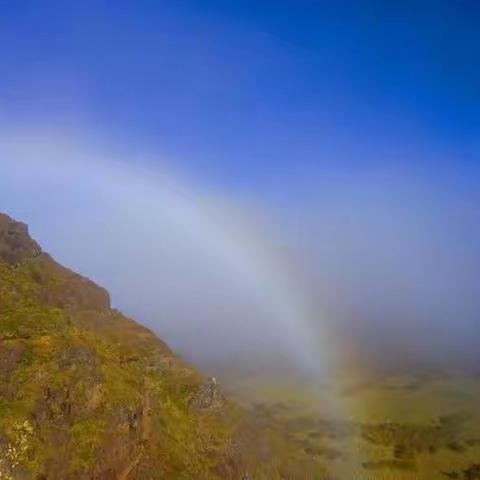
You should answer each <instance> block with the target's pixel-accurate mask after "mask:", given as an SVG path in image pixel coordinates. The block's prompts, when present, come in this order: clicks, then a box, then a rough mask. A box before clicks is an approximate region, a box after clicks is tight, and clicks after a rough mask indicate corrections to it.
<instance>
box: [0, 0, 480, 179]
mask: <svg viewBox="0 0 480 480" xmlns="http://www.w3.org/2000/svg"><path fill="white" fill-rule="evenodd" d="M0 9H1V16H0V27H1V28H0V32H1V33H0V41H1V45H2V48H1V50H0V65H1V75H0V101H1V103H0V107H1V115H2V117H3V120H4V121H16V122H20V123H21V122H27V123H28V122H32V123H34V122H40V123H42V124H44V125H48V124H51V125H52V126H61V127H62V128H66V127H70V128H72V129H76V128H81V129H84V130H90V131H91V132H92V133H93V134H95V135H96V136H98V137H101V138H103V139H104V141H107V142H108V141H110V142H112V143H114V144H116V145H120V144H122V145H121V147H120V148H127V149H128V148H130V149H131V150H132V151H133V152H135V151H136V150H138V149H141V150H144V149H151V150H152V151H156V150H161V151H162V153H163V154H165V155H167V156H170V157H172V158H174V159H175V161H176V162H178V163H179V164H180V165H182V166H185V167H186V168H187V169H193V170H199V171H202V172H205V173H206V174H207V175H211V176H217V175H218V176H219V179H220V181H222V182H227V183H228V182H231V183H232V184H234V183H236V182H237V183H243V182H245V183H246V184H248V185H249V186H250V185H251V184H252V183H253V182H254V179H264V178H265V177H269V176H270V175H272V174H276V173H282V174H289V173H292V172H298V171H300V172H301V171H302V169H303V168H304V167H307V168H311V167H312V166H313V167H317V166H319V167H320V168H322V169H324V168H326V169H335V168H336V166H338V165H340V166H341V168H345V167H346V168H347V169H348V168H349V167H350V166H351V167H352V168H358V167H360V168H364V167H365V168H368V167H369V166H370V165H372V164H373V165H376V164H378V163H382V164H385V163H389V162H393V163H395V162H413V163H415V162H417V163H418V162H423V163H429V162H435V163H438V162H447V163H448V162H455V163H456V164H458V163H459V162H460V163H463V162H472V160H474V159H475V157H476V156H477V155H478V152H479V145H478V144H479V140H478V138H479V136H480V120H479V119H480V115H479V112H480V94H479V85H480V28H479V24H480V6H479V5H478V4H477V2H474V1H445V0H442V1H435V2H433V1H431V2H430V1H422V2H413V1H398V2H394V1H390V2H388V1H387V2H385V1H382V2H380V1H363V2H333V1H303V2H298V1H275V2H273V1H240V2H225V1H224V2H221V1H202V2H194V1H185V0H181V1H174V2H163V1H151V2H148V1H138V2H125V1H116V2H107V1H103V2H98V1H96V2H91V1H85V2H60V1H58V2H57V1H48V0H45V1H41V2H36V1H25V2H7V1H2V2H1V4H0Z"/></svg>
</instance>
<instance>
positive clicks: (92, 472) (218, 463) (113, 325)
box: [0, 214, 320, 480]
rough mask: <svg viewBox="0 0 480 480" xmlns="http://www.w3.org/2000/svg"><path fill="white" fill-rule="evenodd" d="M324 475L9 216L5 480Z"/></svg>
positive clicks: (1, 400) (3, 245)
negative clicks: (256, 423)
mask: <svg viewBox="0 0 480 480" xmlns="http://www.w3.org/2000/svg"><path fill="white" fill-rule="evenodd" d="M314 469H315V467H314V466H313V464H312V463H311V462H310V461H308V460H306V459H304V458H303V452H302V449H301V448H297V447H296V446H295V445H290V444H286V443H285V442H284V441H283V440H281V439H280V437H278V436H275V434H274V433H272V432H263V431H262V432H260V431H259V430H258V429H257V428H256V427H255V422H254V421H253V420H252V419H250V418H249V417H248V416H247V415H246V414H245V413H244V412H243V411H242V410H240V409H239V408H238V407H236V406H235V405H233V404H232V403H231V402H229V401H228V400H227V399H226V398H225V397H224V396H223V395H222V394H221V393H220V392H219V391H218V390H217V388H216V385H214V383H213V382H212V381H209V380H207V379H205V378H203V377H202V376H201V375H200V374H199V373H198V372H197V371H195V370H194V369H193V368H191V367H190V366H189V365H187V364H185V363H184V362H182V361H181V360H180V359H179V358H178V357H177V356H175V355H174V354H173V353H172V352H171V350H170V349H169V348H168V347H167V346H166V345H165V344H164V343H163V342H162V341H161V340H159V339H158V338H157V337H156V336H155V335H154V334H153V333H152V332H150V331H149V330H148V329H146V328H144V327H142V326H140V325H138V324H137V323H135V322H134V321H133V320H131V319H129V318H127V317H125V316H124V315H122V314H121V313H120V312H118V311H117V310H115V309H112V308H111V307H110V299H109V295H108V293H107V292H106V291H105V290H104V289H103V288H101V287H99V286H97V285H95V284H94V283H93V282H91V281H90V280H88V279H86V278H84V277H82V276H80V275H78V274H76V273H73V272H71V271H70V270H68V269H66V268H64V267H62V266H60V265H59V264H57V263H56V262H55V261H54V260H53V259H52V258H51V257H50V256H49V255H48V254H47V253H45V252H43V251H42V249H41V248H40V246H39V245H38V244H37V243H36V242H35V241H33V240H32V239H31V238H30V236H29V234H28V229H27V227H26V225H24V224H22V223H18V222H15V221H13V220H12V219H11V218H9V217H8V216H6V215H3V214H0V479H7V480H12V479H37V480H40V479H43V480H45V479H69V480H70V479H116V480H128V479H137V480H141V479H160V478H161V479H164V478H172V479H175V478H178V479H182V478H184V479H210V478H212V479H216V478H218V479H228V478H232V479H236V478H238V479H240V478H241V479H257V478H259V479H260V478H264V479H275V478H314V476H313V475H314ZM315 478H316V477H315ZM318 478H320V477H318Z"/></svg>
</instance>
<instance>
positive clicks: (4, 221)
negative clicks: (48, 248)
mask: <svg viewBox="0 0 480 480" xmlns="http://www.w3.org/2000/svg"><path fill="white" fill-rule="evenodd" d="M41 252H42V249H41V248H40V246H39V245H38V243H37V242H35V241H34V240H32V239H31V238H30V236H29V235H28V227H27V225H25V224H24V223H21V222H16V221H14V220H12V219H11V218H10V217H8V216H7V215H4V214H2V213H0V260H1V261H3V262H5V263H7V264H9V265H16V264H17V263H19V262H21V261H22V260H25V259H26V258H29V257H36V256H37V255H39V254H40V253H41Z"/></svg>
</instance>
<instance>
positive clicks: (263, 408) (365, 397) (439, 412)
mask: <svg viewBox="0 0 480 480" xmlns="http://www.w3.org/2000/svg"><path fill="white" fill-rule="evenodd" d="M224 388H227V389H228V390H229V391H230V394H231V395H232V396H233V397H234V398H235V399H237V401H239V402H240V403H242V404H243V405H244V406H245V407H247V408H249V409H251V410H252V411H254V412H255V413H256V415H257V418H258V419H259V421H261V422H264V423H265V424H268V425H272V426H274V427H273V428H276V429H278V430H279V431H280V432H281V433H282V435H284V436H285V437H286V438H288V439H290V440H292V441H295V442H299V443H301V444H302V445H303V448H304V450H305V451H306V452H307V453H309V454H311V455H312V456H314V457H315V458H317V459H319V460H320V461H321V462H322V463H323V464H324V465H325V466H326V468H327V470H328V472H329V474H330V475H331V477H332V478H334V479H356V480H357V479H358V480H381V479H385V480H387V479H388V480H392V479H393V480H397V479H398V480H414V479H415V480H435V479H447V480H448V479H449V478H450V479H460V480H475V479H480V377H475V376H467V375H461V374H446V373H441V374H439V373H425V374H422V375H416V376H414V375H399V374H397V375H389V376H385V375H383V376H379V375H375V376H374V375H370V376H368V375H361V376H359V375H355V376H352V375H348V376H343V377H341V378H336V379H334V380H330V381H325V382H320V383H318V384H315V383H312V382H307V381H302V380H298V379H294V378H289V377H274V378H273V377H269V378H266V377H264V376H263V377H261V376H258V377H256V378H252V377H250V378H248V379H245V378H244V379H236V380H231V379H230V380H229V381H228V382H226V385H224Z"/></svg>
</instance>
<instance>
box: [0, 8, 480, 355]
mask: <svg viewBox="0 0 480 480" xmlns="http://www.w3.org/2000/svg"><path fill="white" fill-rule="evenodd" d="M0 178H1V179H2V189H0V210H4V211H6V212H8V213H10V214H11V215H13V216H15V217H17V218H19V219H22V220H24V221H26V222H28V223H29V224H30V225H31V227H32V231H33V233H34V235H35V236H36V238H38V239H39V241H40V242H41V243H42V245H44V246H45V248H46V249H47V250H48V251H50V252H52V253H53V254H54V255H55V256H56V257H57V258H59V260H61V261H62V262H64V263H65V264H67V265H69V266H71V267H73V268H74V269H76V270H79V271H80V272H82V273H84V274H86V275H88V276H90V277H92V278H93V279H94V280H98V281H99V282H100V283H102V284H104V285H105V286H107V287H108V288H109V289H110V290H111V291H112V294H113V298H114V301H115V304H116V305H118V306H119V307H120V308H122V309H124V310H125V311H126V312H127V313H129V314H132V315H133V316H134V317H136V318H138V319H139V320H141V321H144V322H145V323H147V324H148V325H150V326H152V327H153V328H155V329H156V330H157V331H159V332H160V333H161V334H162V335H164V334H165V336H166V338H167V340H169V341H170V342H172V344H173V345H174V346H175V347H177V346H178V348H179V349H180V350H181V351H184V352H187V353H189V352H192V351H195V346H196V345H197V344H198V339H199V336H202V335H203V336H205V335H206V333H205V332H207V333H208V331H211V330H212V329H216V331H221V332H223V333H222V335H223V340H224V341H223V342H221V343H222V345H223V350H222V351H220V352H217V353H218V354H219V355H220V356H221V354H227V356H228V355H230V354H231V352H232V351H233V350H234V348H233V346H234V344H235V343H236V346H237V347H238V350H239V351H242V348H243V346H244V345H246V344H249V345H253V343H252V342H253V340H252V338H250V337H248V335H247V337H245V338H243V343H242V342H240V343H239V338H241V334H251V335H253V336H254V337H255V338H257V337H259V335H257V332H258V330H257V329H258V328H259V325H260V322H262V321H263V319H265V318H267V320H265V322H266V323H265V325H264V327H265V329H264V330H262V331H263V333H264V335H261V337H262V339H264V338H267V336H268V335H267V334H266V332H268V331H272V330H275V329H274V328H271V327H272V325H274V326H276V325H278V320H279V318H278V317H281V318H283V321H284V323H285V336H286V337H288V338H291V337H292V335H291V334H290V333H291V330H289V329H291V327H292V325H295V324H296V323H295V322H298V325H302V327H299V329H300V330H302V331H303V334H304V336H305V338H307V337H309V336H311V335H310V327H311V326H312V325H318V324H319V323H322V322H324V321H325V322H327V323H330V327H332V325H333V324H335V325H336V326H340V330H342V325H346V326H347V330H354V329H356V330H357V331H358V332H360V333H359V335H360V337H361V338H362V341H363V342H365V343H366V344H371V345H372V344H375V345H377V344H379V343H382V342H378V341H377V340H378V339H379V338H380V337H381V338H383V340H385V341H386V339H387V337H390V340H391V341H392V342H393V344H394V345H397V346H398V345H399V344H402V339H403V341H404V344H405V345H407V346H406V347H405V348H406V350H405V349H404V350H402V349H401V348H400V350H401V351H400V355H401V356H405V351H408V352H409V353H411V350H412V348H413V349H415V348H418V350H420V347H412V346H411V345H410V344H409V342H410V341H411V338H412V335H415V338H416V342H417V345H421V346H422V349H423V350H425V349H427V348H426V346H428V345H429V344H430V343H435V342H433V341H432V338H431V337H432V335H431V332H432V331H433V330H434V331H435V332H436V336H437V342H436V347H435V348H433V347H432V349H433V350H434V352H432V354H433V353H434V354H435V355H438V354H440V357H442V356H443V354H444V353H445V348H446V346H448V347H449V348H450V347H451V348H452V351H454V352H455V353H458V352H459V351H465V352H468V354H471V355H477V354H478V352H477V350H478V348H477V345H478V341H480V340H479V338H480V330H479V327H478V316H479V315H480V302H479V301H478V293H477V292H478V284H479V282H480V211H479V209H478V205H479V204H480V4H479V3H478V2H476V1H473V0H472V1H460V0H458V1H446V0H437V1H406V0H404V1H390V2H389V1H373V0H370V1H355V2H354V1H352V2H342V1H320V0H317V1H281V0H277V1H269V0H265V1H260V0H256V1H253V0H252V1H235V2H233V1H223V2H221V1H213V0H207V1H201V2H200V1H198V2H194V1H189V0H179V1H171V2H164V1H161V0H160V1H151V2H148V1H140V0H139V1H135V2H133V1H130V2H127V1H122V0H117V1H89V0H85V1H81V2H73V1H51V0H43V1H15V2H13V1H4V0H0ZM172 185H173V187H172ZM178 192H180V193H178ZM199 199H200V201H199ZM202 202H204V203H205V205H206V206H205V207H203V206H202V205H203V203H202ZM219 212H220V214H219ZM217 217H219V218H217ZM92 231H93V232H95V234H93V235H92V234H91V232H92ZM138 232H140V233H138ZM143 232H146V234H145V235H143ZM140 241H142V242H143V243H141V244H140V245H139V243H138V242H140ZM270 256H273V257H274V260H271V259H270ZM127 257H128V261H125V258H127ZM267 258H268V259H269V260H268V261H267V260H266V259H267ZM239 259H241V260H239ZM244 264H248V265H249V269H245V267H244ZM192 270H193V271H194V272H193V273H192ZM246 270H247V271H246ZM291 284H295V285H297V286H298V287H297V288H299V290H301V294H299V295H298V296H299V297H303V296H305V297H306V298H305V299H303V298H302V300H300V301H299V300H298V299H296V296H297V295H296V294H295V295H293V293H292V292H293V291H294V290H295V288H294V287H293V286H291ZM286 285H287V286H288V287H286ZM257 287H258V288H257ZM252 289H253V291H252ZM219 292H220V293H219ZM222 292H223V293H222ZM259 297H260V298H259ZM293 297H295V299H294V298H293ZM182 298H188V299H189V302H188V303H187V302H183V301H182V300H181V299H182ZM265 299H266V300H265ZM254 305H256V306H254ZM305 311H308V312H309V313H308V314H306V313H302V315H300V317H301V318H300V319H298V318H292V317H296V315H294V314H293V313H292V312H305ZM163 312H167V315H163ZM312 312H313V313H312ZM303 317H305V318H303ZM226 318H227V319H230V320H229V321H230V322H231V323H228V322H227V321H226ZM246 319H250V320H249V321H250V322H251V323H250V326H251V328H245V325H246V323H245V322H247V320H246ZM194 320H196V323H195V321H194ZM205 322H206V323H205ZM205 324H207V325H209V326H210V327H211V328H207V329H205V328H204V326H205ZM366 327H368V328H366ZM433 327H434V328H433ZM328 329H329V328H325V329H324V330H328ZM320 330H322V329H321V328H320ZM372 332H376V334H373V335H372V336H371V335H370V334H371V333H372ZM370 336H371V339H370V338H369V337H370ZM227 338H229V341H227ZM372 339H373V340H372ZM202 342H203V343H204V344H208V342H209V338H208V335H207V337H206V338H203V337H202ZM218 343H219V342H216V343H215V345H211V346H210V347H211V348H209V349H206V350H208V353H209V354H211V353H212V351H213V350H215V348H217V347H218V348H220V345H218ZM307 343H308V342H307ZM387 343H388V342H387ZM467 343H469V345H470V347H471V348H470V347H468V348H467V347H466V344H467ZM371 345H370V346H371ZM405 345H404V346H405ZM252 348H253V347H252ZM260 349H264V346H261V347H260V348H259V350H260ZM296 350H297V351H299V350H302V349H301V348H296ZM427 350H428V349H427ZM248 354H249V355H250V354H251V352H248ZM475 358H477V357H475ZM195 360H198V359H195ZM302 361H304V359H303V360H302Z"/></svg>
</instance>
